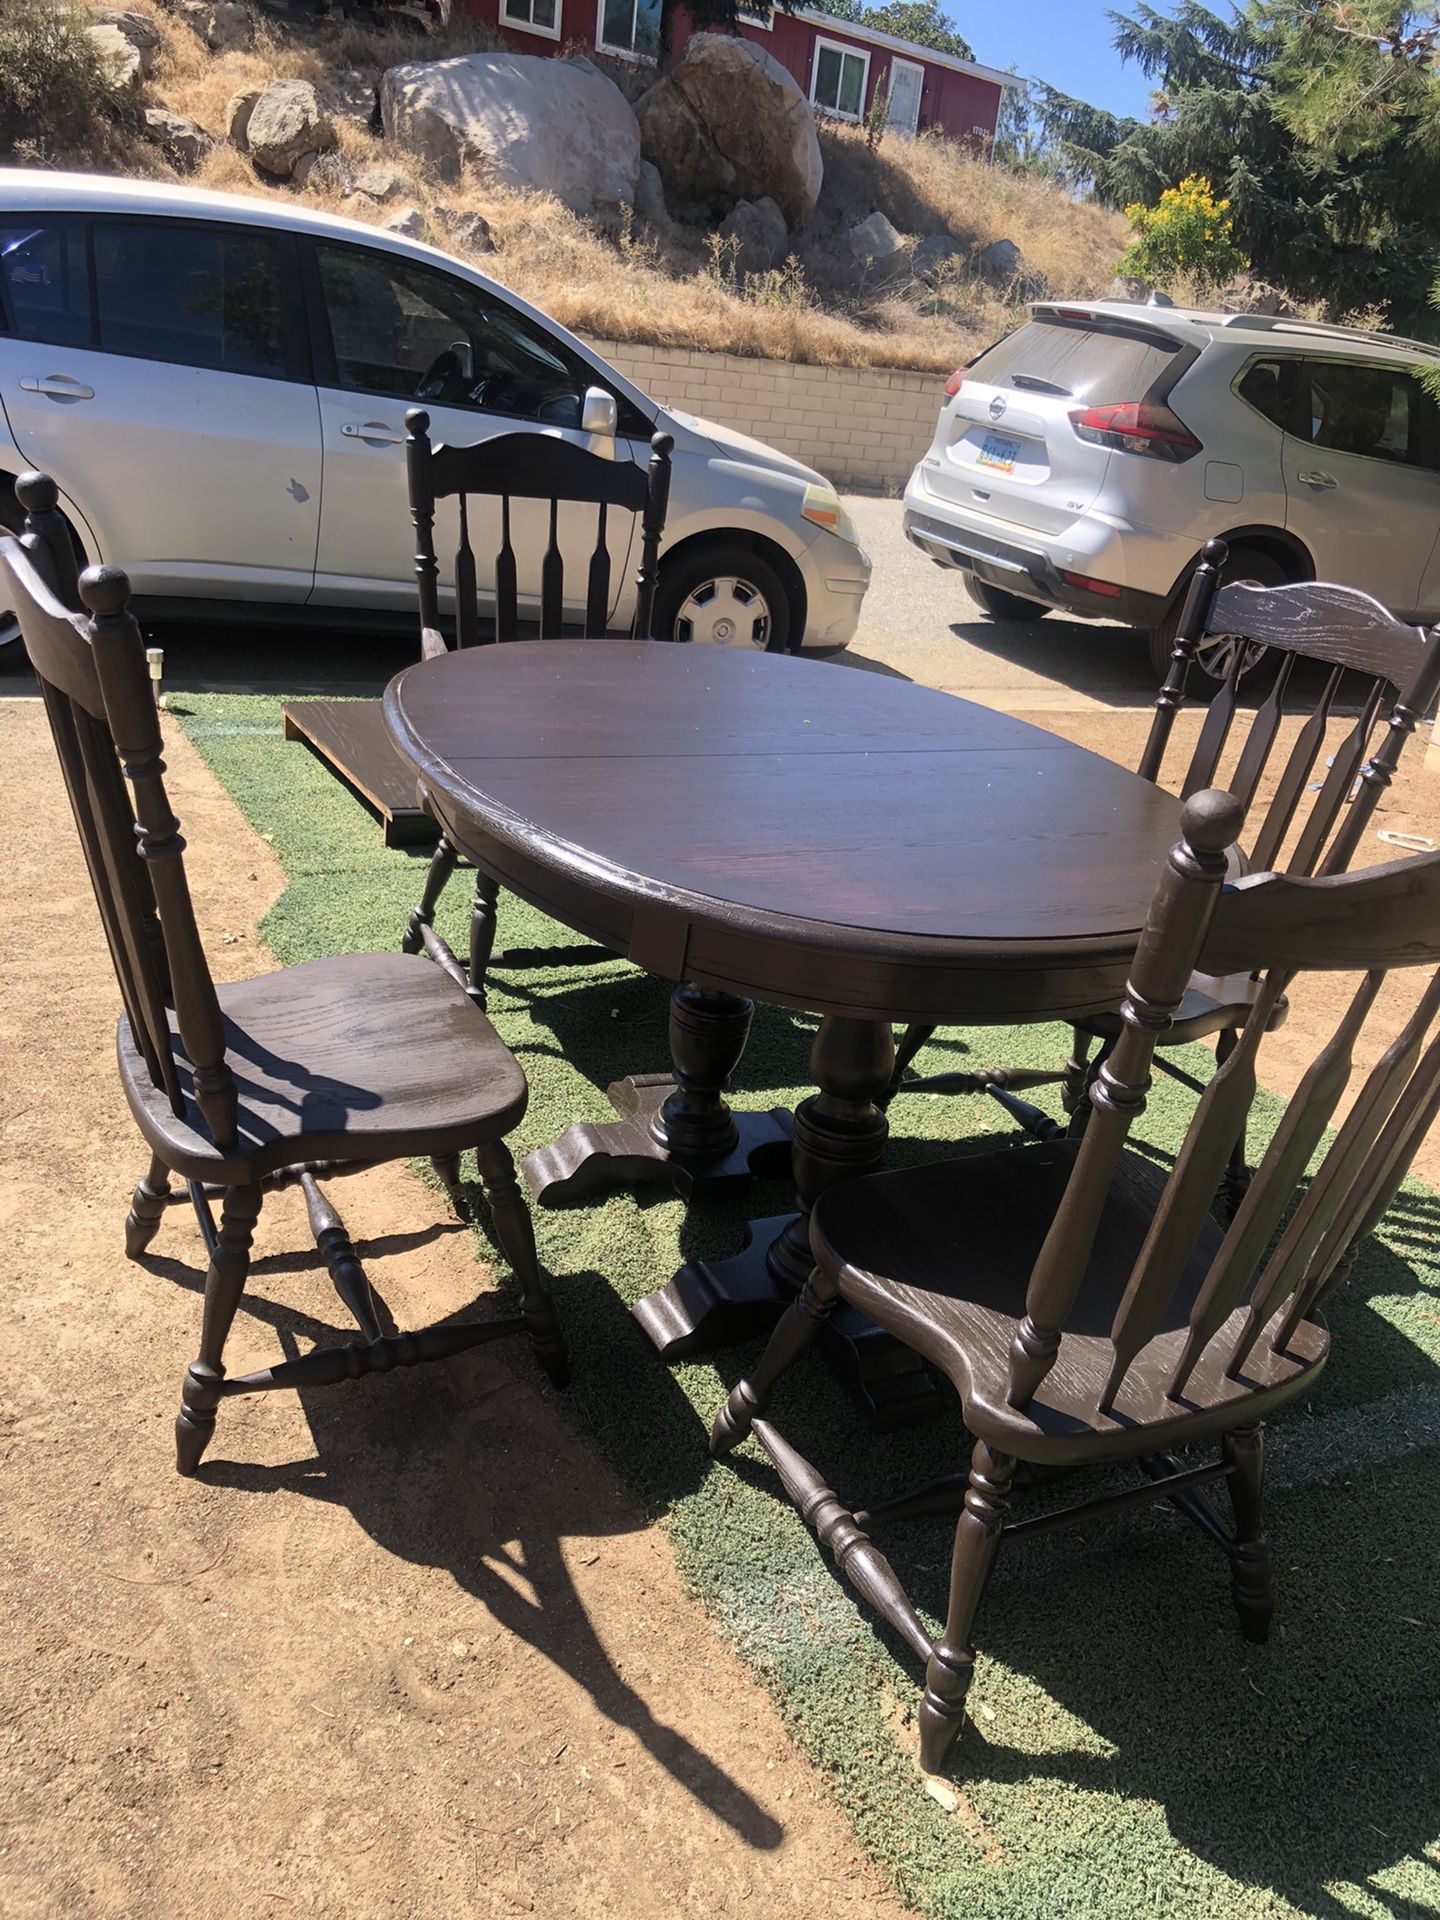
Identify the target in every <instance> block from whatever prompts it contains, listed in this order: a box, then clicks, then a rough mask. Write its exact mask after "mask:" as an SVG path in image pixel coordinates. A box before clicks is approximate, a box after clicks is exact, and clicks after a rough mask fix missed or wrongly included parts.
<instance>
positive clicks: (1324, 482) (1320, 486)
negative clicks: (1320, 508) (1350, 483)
mask: <svg viewBox="0 0 1440 1920" xmlns="http://www.w3.org/2000/svg"><path fill="white" fill-rule="evenodd" d="M1295 478H1296V479H1297V480H1298V481H1299V482H1300V484H1301V486H1302V487H1313V488H1314V489H1315V491H1316V493H1328V492H1329V491H1330V489H1331V488H1332V487H1334V486H1337V485H1338V484H1339V483H1338V481H1337V480H1336V479H1335V476H1334V475H1333V474H1331V473H1297V474H1296V476H1295Z"/></svg>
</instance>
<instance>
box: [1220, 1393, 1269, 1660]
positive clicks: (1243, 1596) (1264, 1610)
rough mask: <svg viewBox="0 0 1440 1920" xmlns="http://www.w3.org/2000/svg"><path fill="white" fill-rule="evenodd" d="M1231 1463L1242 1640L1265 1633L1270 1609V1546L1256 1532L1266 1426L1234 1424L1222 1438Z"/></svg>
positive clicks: (1234, 1574) (1233, 1568)
mask: <svg viewBox="0 0 1440 1920" xmlns="http://www.w3.org/2000/svg"><path fill="white" fill-rule="evenodd" d="M1221 1446H1222V1449H1223V1453H1224V1458H1225V1464H1226V1465H1227V1466H1228V1467H1229V1468H1230V1478H1229V1480H1228V1482H1227V1485H1228V1486H1229V1489H1230V1511H1231V1512H1232V1513H1233V1515H1234V1516H1235V1544H1234V1546H1233V1547H1232V1548H1231V1550H1230V1590H1231V1593H1232V1594H1233V1596H1234V1600H1235V1611H1236V1613H1238V1614H1239V1616H1240V1631H1241V1632H1242V1633H1243V1634H1244V1636H1245V1638H1246V1639H1247V1640H1255V1641H1264V1640H1268V1639H1269V1638H1270V1617H1271V1615H1272V1614H1273V1613H1274V1611H1275V1580H1274V1576H1273V1574H1272V1572H1271V1568H1270V1549H1269V1547H1267V1546H1266V1544H1265V1537H1264V1535H1263V1534H1262V1533H1261V1531H1260V1495H1261V1484H1262V1481H1263V1479H1264V1473H1265V1429H1264V1426H1263V1424H1262V1423H1261V1422H1260V1421H1258V1420H1257V1421H1256V1422H1255V1423H1254V1424H1253V1426H1248V1427H1237V1428H1236V1429H1235V1431H1234V1432H1233V1433H1227V1434H1226V1435H1225V1437H1224V1439H1223V1441H1222V1442H1221Z"/></svg>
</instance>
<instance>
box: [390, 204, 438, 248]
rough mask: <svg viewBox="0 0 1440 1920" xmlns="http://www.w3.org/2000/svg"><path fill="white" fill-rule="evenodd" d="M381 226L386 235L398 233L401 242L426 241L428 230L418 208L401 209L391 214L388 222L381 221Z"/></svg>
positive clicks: (428, 234) (428, 236) (428, 235)
mask: <svg viewBox="0 0 1440 1920" xmlns="http://www.w3.org/2000/svg"><path fill="white" fill-rule="evenodd" d="M380 224H381V226H383V227H384V229H385V231H386V233H398V234H399V235H400V237H401V239H402V240H428V239H429V238H430V229H429V227H427V226H426V224H425V216H424V214H423V213H422V212H421V211H420V209H419V207H401V208H400V209H399V210H398V212H395V213H392V214H391V216H390V218H389V219H388V220H382V221H381V223H380Z"/></svg>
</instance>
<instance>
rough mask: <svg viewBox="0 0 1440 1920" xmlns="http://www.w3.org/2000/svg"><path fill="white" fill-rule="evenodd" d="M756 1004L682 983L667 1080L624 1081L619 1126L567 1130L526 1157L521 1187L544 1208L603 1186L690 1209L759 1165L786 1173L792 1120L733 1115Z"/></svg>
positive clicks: (673, 1004)
mask: <svg viewBox="0 0 1440 1920" xmlns="http://www.w3.org/2000/svg"><path fill="white" fill-rule="evenodd" d="M753 1012H754V1005H753V1003H752V1002H751V1001H749V1000H742V999H741V998H740V997H739V996H738V995H737V994H733V993H712V992H710V991H709V990H708V989H706V988H702V987H697V986H692V985H691V984H689V983H688V982H682V984H681V985H680V986H678V987H676V989H675V991H674V993H673V994H672V995H671V996H670V1057H671V1060H672V1062H673V1071H672V1072H671V1073H652V1074H630V1075H628V1076H627V1077H626V1078H625V1079H624V1080H617V1081H616V1082H615V1083H614V1084H613V1086H611V1087H610V1088H609V1089H608V1090H607V1097H608V1099H609V1101H610V1104H611V1106H612V1107H613V1108H614V1109H615V1111H616V1113H617V1114H619V1115H620V1118H619V1119H618V1120H611V1121H607V1122H606V1123H604V1124H603V1125H600V1126H594V1125H591V1124H590V1123H588V1122H583V1121H582V1122H581V1123H579V1124H578V1125H576V1126H573V1127H568V1128H567V1129H566V1131H565V1132H564V1133H562V1134H561V1136H560V1138H559V1139H558V1140H556V1141H555V1142H553V1144H552V1145H550V1146H548V1147H539V1148H537V1149H536V1151H535V1152H534V1153H532V1154H529V1155H528V1156H527V1157H526V1160H525V1164H524V1173H525V1184H526V1185H527V1186H528V1188H529V1189H530V1193H531V1196H532V1197H533V1198H534V1199H535V1200H537V1201H539V1202H541V1203H542V1204H543V1205H545V1206H558V1205H560V1204H561V1203H562V1202H565V1201H570V1200H581V1199H584V1198H586V1197H587V1196H588V1195H590V1194H591V1193H594V1192H596V1191H598V1190H599V1189H600V1188H602V1187H607V1186H614V1185H616V1184H629V1183H636V1182H642V1181H643V1182H652V1181H659V1182H662V1183H665V1184H668V1185H671V1186H673V1187H674V1188H675V1190H676V1191H677V1192H678V1193H679V1194H680V1195H681V1196H682V1197H683V1198H684V1199H686V1200H694V1199H703V1198H705V1197H707V1196H711V1195H714V1194H716V1193H719V1192H723V1191H724V1190H726V1189H727V1188H733V1187H735V1186H737V1185H739V1184H741V1183H743V1182H744V1181H746V1180H748V1179H749V1178H750V1176H751V1174H752V1173H756V1172H759V1171H761V1170H762V1162H763V1160H764V1159H767V1158H768V1160H769V1162H770V1165H771V1167H772V1168H774V1169H775V1170H777V1171H778V1170H779V1169H781V1168H783V1167H784V1165H785V1162H786V1158H787V1157H788V1154H789V1150H790V1115H789V1114H788V1113H787V1112H785V1110H784V1109H783V1108H774V1109H772V1110H771V1111H770V1112H768V1113H732V1112H731V1110H730V1106H729V1103H728V1101H727V1100H726V1098H725V1088H726V1085H727V1084H728V1082H729V1079H730V1075H731V1074H732V1073H733V1072H734V1071H735V1068H736V1067H737V1066H738V1065H739V1063H740V1057H741V1055H742V1054H743V1053H744V1051H745V1042H746V1040H747V1039H748V1038H749V1035H750V1018H751V1015H752V1013H753Z"/></svg>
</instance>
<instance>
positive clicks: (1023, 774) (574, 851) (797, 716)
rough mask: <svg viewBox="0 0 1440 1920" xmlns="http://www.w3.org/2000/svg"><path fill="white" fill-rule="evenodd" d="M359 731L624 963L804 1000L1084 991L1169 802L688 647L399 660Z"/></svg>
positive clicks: (1003, 1005) (467, 844) (906, 698)
mask: <svg viewBox="0 0 1440 1920" xmlns="http://www.w3.org/2000/svg"><path fill="white" fill-rule="evenodd" d="M385 717H386V724H387V726H388V727H389V729H390V733H391V736H392V738H393V740H394V742H395V744H396V746H397V748H398V749H399V751H400V753H401V756H402V758H404V759H405V760H406V761H407V762H408V763H409V764H410V766H411V767H412V768H413V769H414V771H415V774H416V777H417V780H418V782H419V783H420V785H421V786H422V787H423V788H424V789H425V791H426V793H427V795H428V796H429V802H430V805H431V807H432V809H433V811H434V812H435V813H436V815H437V817H438V818H439V819H440V820H441V822H442V823H443V824H444V825H445V827H446V828H447V830H448V831H449V832H450V834H451V836H452V838H453V839H454V840H455V842H456V844H457V845H458V846H460V848H461V849H462V850H463V851H464V852H465V853H467V854H468V855H470V856H471V857H472V858H474V859H476V860H477V861H478V862H479V864H480V865H482V866H483V867H485V868H486V869H487V870H489V871H490V872H492V873H493V874H494V875H495V876H496V877H497V878H498V879H499V880H500V881H501V882H502V884H504V885H506V886H508V887H510V888H511V889H512V890H513V891H515V892H517V893H519V894H520V895H521V896H523V897H524V898H526V899H529V900H532V901H534V902H535V903H536V904H537V905H539V906H541V907H542V908H544V909H545V910H546V911H548V912H549V913H551V914H553V915H554V917H555V918H556V919H558V920H561V921H563V922H565V923H566V924H567V925H569V926H572V927H574V928H575V929H576V930H577V931H579V932H581V933H583V934H585V935H586V936H587V937H590V938H594V939H596V940H600V941H603V942H605V943H606V944H609V945H612V946H614V947H615V948H616V950H617V951H618V952H621V953H624V954H626V955H628V956H629V957H630V958H631V959H633V960H635V961H636V962H637V963H638V964H639V965H641V966H644V967H647V968H648V969H649V970H650V971H652V972H655V973H659V974H663V975H666V976H667V977H670V978H674V979H678V978H682V977H683V978H687V979H692V980H696V981H698V982H699V983H700V984H701V985H709V986H715V987H726V988H729V989H730V990H732V991H735V992H739V993H745V994H750V995H752V996H754V997H755V998H758V999H763V1000H769V1001H772V1002H776V1003H779V1004H782V1005H791V1006H798V1007H805V1008H809V1009H811V1010H813V1011H816V1012H850V1013H857V1014H866V1015H873V1016H874V1017H877V1018H895V1019H900V1018H932V1019H934V1018H969V1019H977V1020H984V1019H991V1020H1004V1019H1020V1018H1034V1017H1036V1016H1037V1015H1040V1014H1047V1013H1053V1014H1055V1015H1057V1016H1059V1015H1063V1014H1066V1013H1080V1012H1084V1011H1089V1010H1092V1009H1095V1010H1098V1009H1100V1008H1103V1007H1105V1006H1110V1005H1113V1004H1114V1003H1115V1001H1116V1000H1117V999H1118V997H1119V994H1120V991H1121V989H1122V988H1123V984H1124V974H1125V968H1126V965H1127V964H1128V961H1129V958H1130V955H1131V954H1132V953H1133V951H1134V947H1135V940H1136V936H1137V933H1138V931H1139V928H1140V926H1141V923H1142V922H1143V919H1144V916H1145V910H1146V907H1147V905H1148V902H1149V898H1150V894H1151V891H1152V889H1153V887H1154V884H1155V880H1156V877H1157V874H1158V871H1159V868H1160V865H1161V863H1162V862H1163V860H1164V858H1165V855H1166V853H1167V851H1168V849H1169V847H1170V845H1171V843H1172V842H1173V841H1174V839H1175V838H1176V836H1177V833H1178V828H1179V805H1178V802H1176V801H1175V800H1174V799H1173V798H1171V796H1169V795H1168V794H1165V793H1162V792H1160V791H1158V790H1157V789H1156V788H1154V787H1153V786H1151V785H1150V784H1149V783H1148V782H1146V781H1143V780H1141V779H1139V778H1138V776H1136V775H1134V774H1132V773H1129V772H1127V771H1126V770H1125V769H1124V768H1122V767H1118V766H1115V765H1114V764H1112V763H1111V762H1110V761H1107V760H1102V759H1100V758H1099V757H1098V756H1096V755H1094V754H1092V753H1088V752H1086V751H1085V750H1084V749H1082V748H1080V747H1076V746H1073V745H1072V744H1070V743H1069V742H1068V741H1066V740H1063V739H1060V738H1059V737H1057V736H1056V735H1054V734H1051V733H1046V732H1044V731H1042V730H1041V729H1039V728H1037V727H1032V726H1029V725H1027V724H1026V723H1025V722H1024V721H1022V720H1017V719H1015V718H1013V717H1012V716H1010V715H1007V714H1001V713H996V712H993V711H992V710H991V709H989V708H987V707H979V706H974V705H972V704H971V703H970V702H968V701H965V700H959V699H956V698H954V697H953V696H951V695H948V694H943V693H936V692H933V691H931V690H929V689H927V688H923V687H916V686H913V685H911V684H910V683H909V682H908V681H902V680H895V679H889V678H886V677H884V676H881V675H878V674H872V673H865V672H859V671H855V670H853V669H847V668H845V667H841V666H834V665H828V664H825V663H822V662H818V661H812V660H805V659H794V658H791V657H789V656H786V655H773V654H753V653H742V652H732V651H729V650H727V649H724V648H715V647H686V646H665V645H660V644H657V643H654V642H637V641H628V640H574V641H568V640H558V641H543V642H528V643H525V642H522V643H518V644H512V645H509V646H498V647H496V646H490V647H478V648H471V649H467V650H465V651H463V652H454V653H451V654H448V655H447V656H446V657H445V658H443V659H440V660H434V661H429V662H426V663H424V664H422V665H418V666H415V667H411V668H409V669H407V671H406V672H404V673H402V674H400V675H398V676H397V678H396V679H395V680H394V681H392V682H391V684H390V687H389V688H388V690H387V692H386V695H385Z"/></svg>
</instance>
